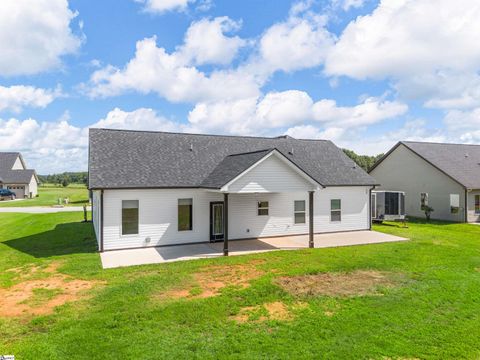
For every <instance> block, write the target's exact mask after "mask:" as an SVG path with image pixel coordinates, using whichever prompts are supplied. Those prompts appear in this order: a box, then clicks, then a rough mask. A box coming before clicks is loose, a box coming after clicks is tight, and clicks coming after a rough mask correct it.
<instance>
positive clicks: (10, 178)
mask: <svg viewBox="0 0 480 360" xmlns="http://www.w3.org/2000/svg"><path fill="white" fill-rule="evenodd" d="M0 189H9V190H11V191H13V192H14V193H15V194H16V197H17V199H23V198H32V197H35V196H37V192H38V177H37V174H36V173H35V170H32V169H27V166H26V164H25V161H24V160H23V157H22V155H21V154H20V153H18V152H0Z"/></svg>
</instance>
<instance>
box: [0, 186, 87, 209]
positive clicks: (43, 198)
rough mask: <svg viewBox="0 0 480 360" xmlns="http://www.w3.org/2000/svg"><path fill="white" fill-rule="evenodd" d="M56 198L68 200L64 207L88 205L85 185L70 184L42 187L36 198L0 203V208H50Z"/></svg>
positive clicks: (55, 202) (56, 202) (54, 203)
mask: <svg viewBox="0 0 480 360" xmlns="http://www.w3.org/2000/svg"><path fill="white" fill-rule="evenodd" d="M58 198H62V199H64V198H69V204H68V205H66V206H83V204H86V203H88V190H87V188H86V187H85V185H81V184H71V185H69V186H67V187H59V186H55V185H48V184H47V185H44V186H40V187H39V188H38V197H36V198H33V199H25V200H21V201H0V207H26V206H52V205H56V204H58Z"/></svg>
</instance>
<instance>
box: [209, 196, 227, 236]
mask: <svg viewBox="0 0 480 360" xmlns="http://www.w3.org/2000/svg"><path fill="white" fill-rule="evenodd" d="M223 214H224V212H223V202H214V203H210V240H211V241H216V240H223V236H224V221H223Z"/></svg>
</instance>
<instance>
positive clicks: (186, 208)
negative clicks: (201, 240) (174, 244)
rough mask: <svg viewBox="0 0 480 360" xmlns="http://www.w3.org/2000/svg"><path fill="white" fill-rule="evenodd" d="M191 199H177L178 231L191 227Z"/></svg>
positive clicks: (190, 228)
mask: <svg viewBox="0 0 480 360" xmlns="http://www.w3.org/2000/svg"><path fill="white" fill-rule="evenodd" d="M192 213H193V199H178V231H186V230H192V229H193V222H192Z"/></svg>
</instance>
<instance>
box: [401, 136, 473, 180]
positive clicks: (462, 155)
mask: <svg viewBox="0 0 480 360" xmlns="http://www.w3.org/2000/svg"><path fill="white" fill-rule="evenodd" d="M401 144H403V145H405V146H406V147H407V148H409V149H410V150H412V151H413V152H415V153H416V154H418V155H419V156H420V157H422V158H424V159H425V160H427V161H428V162H430V163H431V164H432V165H434V166H436V167H437V168H438V169H440V170H441V171H443V172H444V173H446V174H447V175H449V176H450V177H451V178H453V179H454V180H456V181H457V182H458V183H460V184H462V185H463V186H464V187H466V188H468V189H480V145H467V144H441V143H424V142H414V141H402V142H401Z"/></svg>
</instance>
